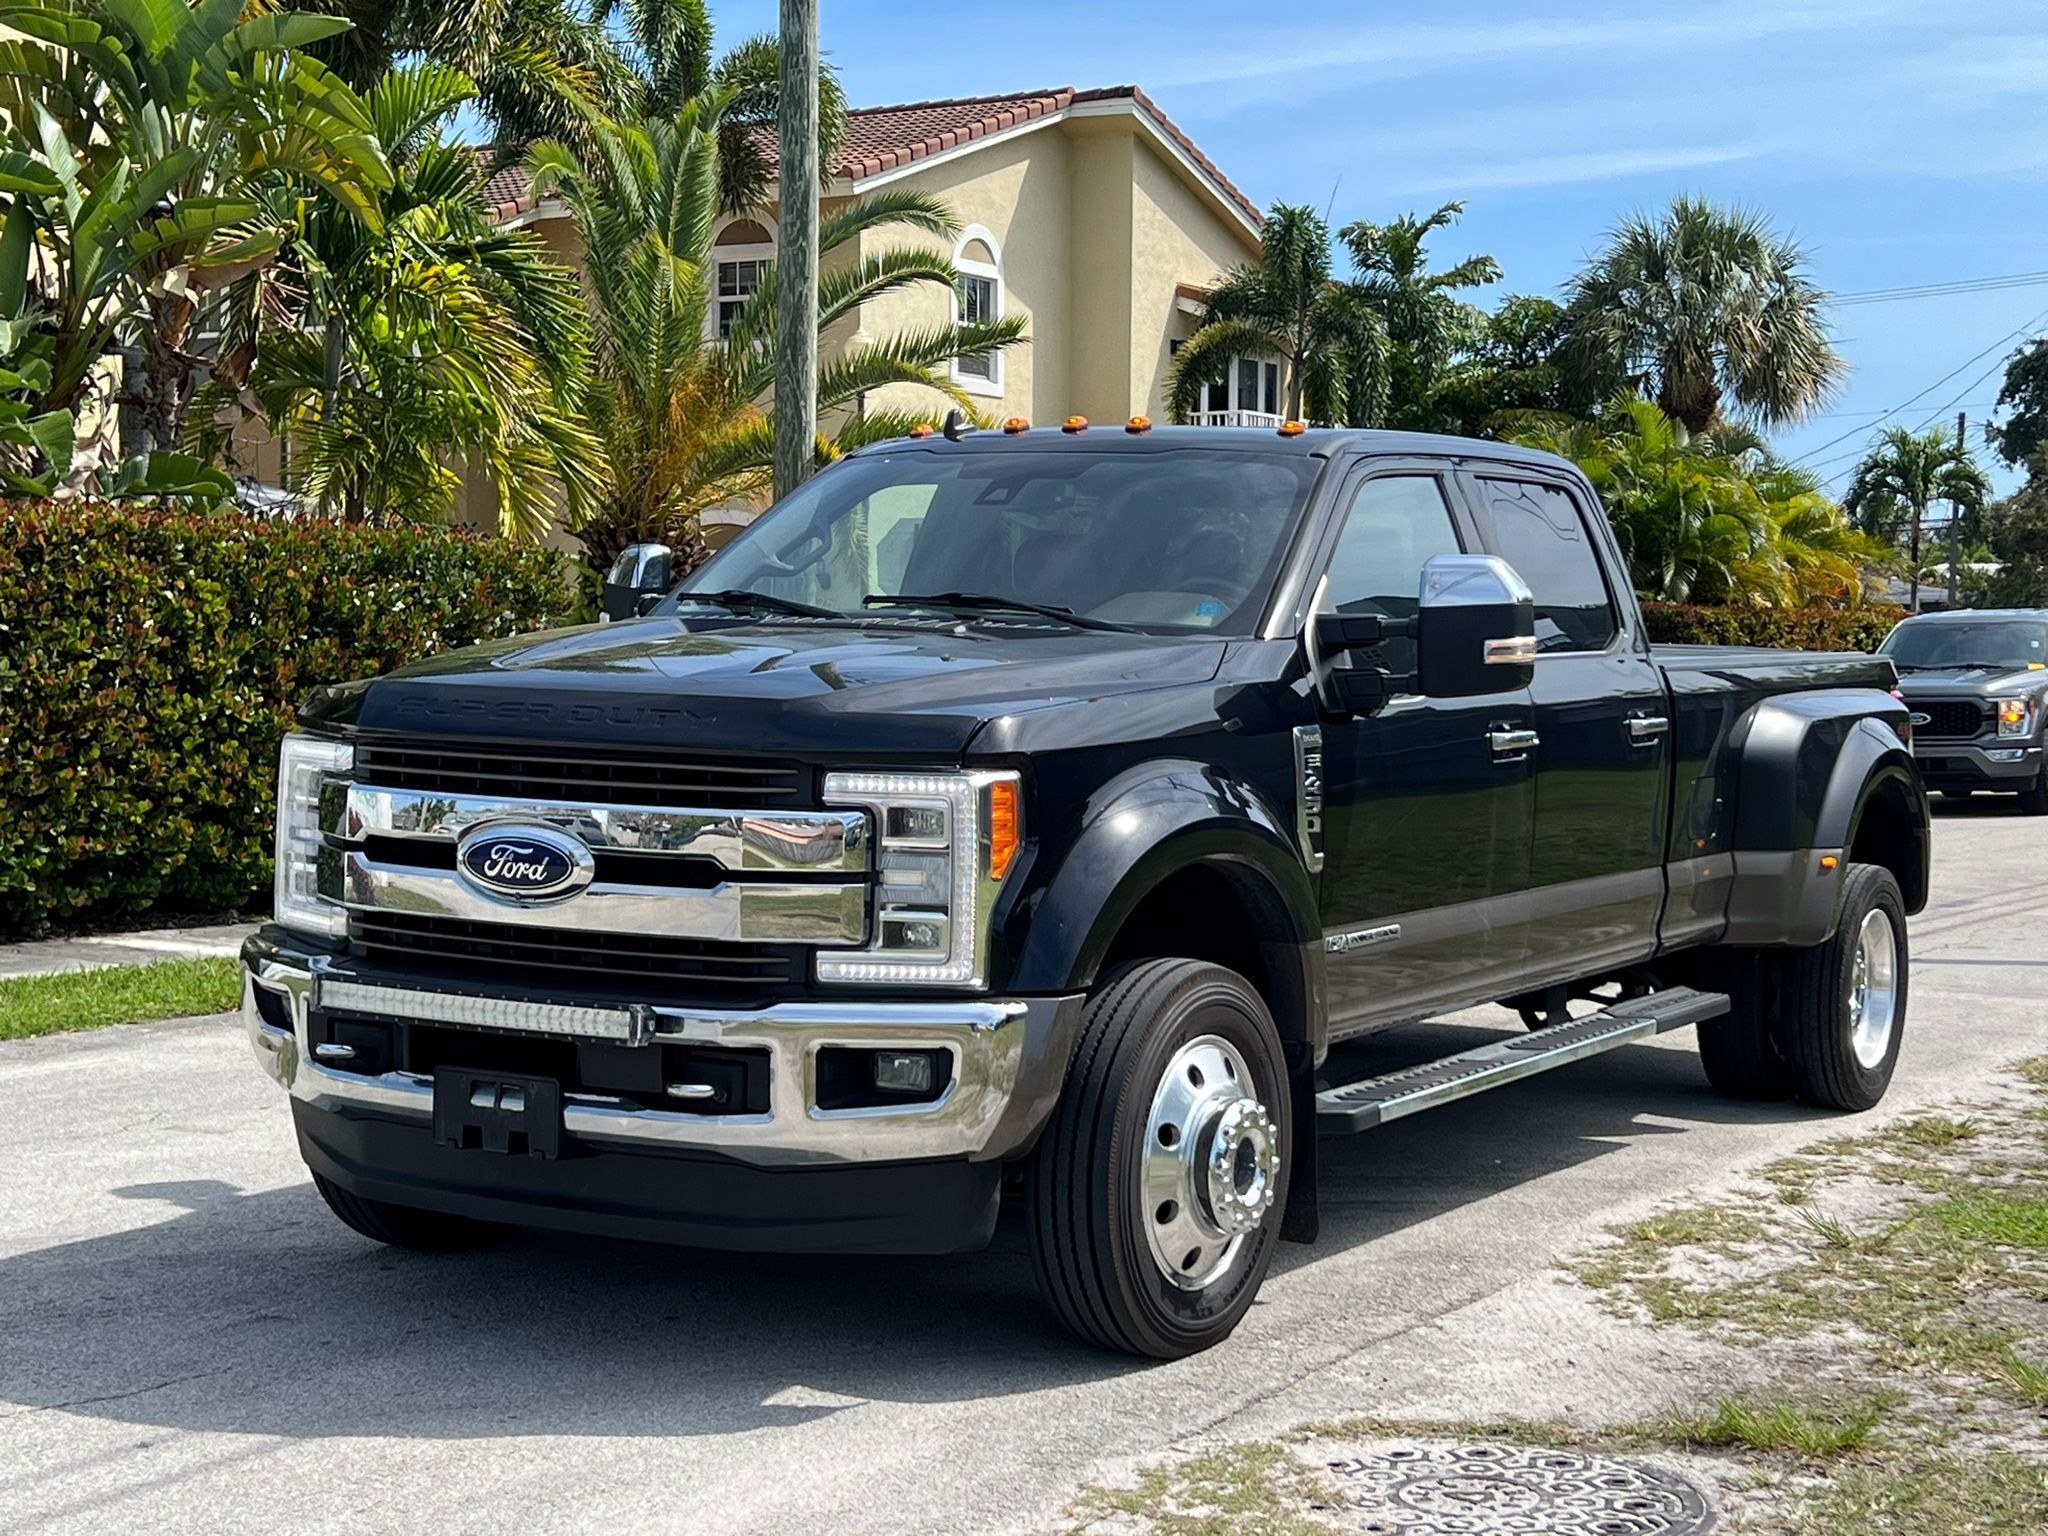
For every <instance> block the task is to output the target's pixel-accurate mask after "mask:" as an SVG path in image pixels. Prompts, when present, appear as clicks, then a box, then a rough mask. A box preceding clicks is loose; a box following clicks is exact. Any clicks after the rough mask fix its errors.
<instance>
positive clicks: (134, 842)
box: [0, 502, 573, 937]
mask: <svg viewBox="0 0 2048 1536" xmlns="http://www.w3.org/2000/svg"><path fill="white" fill-rule="evenodd" d="M572 609H573V596H572V594H571V592H570V590H569V587H568V585H567V583H566V582H565V581H564V579H563V574H562V571H561V566H560V561H559V559H558V557H557V556H555V555H553V554H549V553H546V552H544V551H540V550H535V549H531V548H515V547H513V546H510V545H507V544H505V543H503V542H501V541H499V540H496V539H490V538H484V537H479V536H476V535H472V534H468V533H461V532H455V531H452V530H448V529H442V528H420V527H410V526H397V527H363V526H351V525H343V524H337V523H331V522H325V521H308V522H295V523H284V522H274V521H267V520H264V519H260V518H251V517H246V516H243V515H241V514H239V513H208V514H188V513H175V512H162V511H152V510H147V509H141V508H137V507H134V506H123V505H114V504H85V505H81V504H76V503H65V504H50V503H19V502H13V503H0V937H12V936H19V935H23V934H34V933H37V932H40V931H42V930H44V929H46V928H47V927H48V926H49V925H50V924H52V923H53V922H55V923H64V922H107V921H114V920H118V919H121V918H125V917H131V916H133V915H134V914H136V913H139V912H142V911H144V910H145V909H147V908H151V907H164V908H174V909H180V910H185V911H218V910H222V909H227V908H237V907H241V906H244V905H246V904H247V903H249V902H250V901H251V899H252V898H260V893H262V892H263V890H264V887H265V886H266V885H267V883H268V881H269V879H270V821H271V798H272V795H273V793H274V788H273V786H274V781H275V778H276V772H277V761H276V759H277V742H278V737H279V735H280V734H281V733H282V732H283V731H284V730H285V729H286V728H287V726H288V725H289V724H290V722H291V717H292V711H293V709H294V708H295V707H296V706H297V704H298V702H299V701H300V700H301V699H303V698H304V697H305V695H306V694H307V693H308V692H309V691H310V690H311V689H313V688H314V687H316V686H318V685H320V684H322V683H332V682H341V681H345V680H347V679H350V678H358V677H366V676H370V675H372V674H375V673H378V672H382V671H384V670H386V669H388V668H390V667H393V666H396V665H398V664H399V663H401V662H405V661H409V660H412V659H414V658H417V657H419V656H423V655H426V654H428V653H429V652H432V651H437V650H443V649H447V648H450V647H453V646H459V645H468V644H471V643H473V642H475V641H478V640H485V639H490V638H493V637H496V636H499V635H505V634H511V633H515V632H518V631H521V630H526V629H533V628H538V627H541V626H543V625H546V624H549V623H559V622H563V621H565V620H566V619H568V618H569V617H570V616H571V613H572Z"/></svg>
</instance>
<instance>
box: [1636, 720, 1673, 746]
mask: <svg viewBox="0 0 2048 1536" xmlns="http://www.w3.org/2000/svg"><path fill="white" fill-rule="evenodd" d="M1670 729H1671V722H1670V721H1669V720H1667V719H1666V718H1665V717H1664V716H1662V715H1630V716H1629V717H1628V739H1629V743H1630V745H1632V746H1638V747H1653V746H1655V745H1656V744H1657V738H1658V737H1659V736H1662V735H1663V734H1664V733H1665V732H1666V731H1668V730H1670Z"/></svg>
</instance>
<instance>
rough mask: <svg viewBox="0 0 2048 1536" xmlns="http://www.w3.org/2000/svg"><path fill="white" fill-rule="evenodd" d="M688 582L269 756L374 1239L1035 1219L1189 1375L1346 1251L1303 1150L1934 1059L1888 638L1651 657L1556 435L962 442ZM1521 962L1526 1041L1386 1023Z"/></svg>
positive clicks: (1031, 1228) (355, 1222) (725, 557)
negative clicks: (1916, 1029) (1919, 1052)
mask: <svg viewBox="0 0 2048 1536" xmlns="http://www.w3.org/2000/svg"><path fill="white" fill-rule="evenodd" d="M667 565H668V561H667V556H666V551H664V550H662V549H661V548H659V547H658V546H642V547H636V548H635V549H633V550H630V551H628V552H627V554H626V556H624V557H623V558H622V559H621V561H620V562H619V565H618V566H617V567H616V568H615V583H614V587H613V590H612V591H611V592H610V594H609V598H608V600H609V602H610V605H611V607H612V609H613V610H614V611H615V612H617V613H619V614H620V615H622V616H623V618H622V621H621V622H615V623H609V624H604V625H594V626H590V627H587V628H580V629H571V630H564V631H559V632H555V633H547V634H538V635H527V636H522V637H519V638H516V639H510V640H504V641H500V642H497V643H494V644H488V645H483V646H479V647H476V648H474V649H471V650H467V651H462V652H458V653H454V654H450V655H444V656H439V657H436V658H434V659H432V660H428V661H425V662H422V663H420V664H418V665H415V666H411V667H407V668H405V669H403V670H402V671H399V672H396V673H393V674H392V675H390V676H387V677H382V678H377V679H374V680H370V681H365V682H359V683H353V684H349V685H346V686H342V687H336V688H330V689H326V690H324V691H322V692H320V693H319V694H317V695H316V696H314V697H313V698H312V699H311V700H310V701H309V702H308V703H307V704H306V706H305V708H304V710H303V712H302V716H301V726H302V729H301V730H300V731H299V732H297V733H294V734H293V735H291V736H290V737H289V738H287V740H286V741H285V743H284V747H283V753H282V762H281V767H280V778H279V792H278V836H277V858H278V865H277V899H276V912H275V918H274V921H273V922H272V924H271V925H270V926H268V927H266V928H264V929H263V930H262V931H261V932H260V933H259V934H258V935H257V936H256V937H255V938H253V939H251V940H250V941H249V943H248V945H247V947H246V949H245V950H244V959H245V961H246V965H247V972H248V985H247V990H246V1006H245V1012H246V1015H247V1023H248V1030H249V1035H250V1038H251V1040H252V1041H253V1042H254V1045H255V1048H256V1051H257V1054H258V1058H259V1059H260V1061H261V1062H262V1064H263V1066H264V1067H265V1069H266V1070H267V1071H268V1072H269V1073H270V1074H271V1075H272V1076H273V1077H274V1078H275V1079H276V1080H277V1081H278V1082H279V1083H280V1084H282V1085H283V1086H284V1087H285V1088H286V1089H287V1090H288V1092H289V1097H290V1104H291V1112H292V1116H293V1119H294V1121H295V1123H296V1127H297V1133H298V1141H299V1147H300V1150H301V1151H302V1153H303V1155H304V1157H305V1160H306V1162H307V1164H308V1165H309V1167H310V1168H311V1170H312V1173H313V1177H314V1179H315V1181H316V1183H317V1184H318V1186H319V1189H320V1191H321V1193H322V1194H323V1195H324V1196H325V1198H326V1200H327V1202H328V1203H329V1204H330V1205H331V1206H332V1207H333V1209H334V1211H335V1213H336V1214H337V1215H338V1216H340V1218H341V1219H342V1220H343V1221H345V1222H347V1223H348V1224H349V1225H350V1226H351V1227H354V1228H355V1229H356V1230H358V1231H359V1232H362V1233H365V1234H367V1235H369V1236H370V1237H373V1238H376V1239H378V1240H381V1241H383V1242H387V1243H396V1244H401V1245H405V1246H410V1247H417V1248H438V1247H450V1246H457V1245H462V1244H469V1243H475V1242H479V1241H484V1240H487V1239H489V1238H490V1237H492V1236H493V1235H495V1234H498V1233H501V1232H503V1231H505V1230H506V1229H507V1228H509V1227H512V1226H516V1225H531V1226H536V1227H553V1228H560V1229H567V1230H571V1231H580V1232H594V1233H607V1234H619V1235H624V1236H628V1237H640V1238H655V1239H663V1240H671V1241H678V1242H683V1243H689V1244H695V1245H699V1246H704V1247H712V1248H719V1247H724V1248H752V1249H771V1248H772V1249H791V1250H810V1251H821V1250H842V1251H843V1250H866V1251H894V1252H908V1253H939V1252H949V1251H956V1250H961V1249H969V1248H973V1247H976V1246H977V1245H980V1244H983V1243H985V1242H986V1241H987V1240H988V1238H989V1236H990V1233H991V1230H992V1229H993V1227H994V1225H995V1222H996V1219H997V1213H998V1209H999V1207H1000V1206H1001V1205H1002V1204H1003V1202H1004V1201H1006V1200H1008V1201H1011V1202H1014V1204H1015V1206H1016V1207H1017V1208H1018V1210H1019V1213H1020V1215H1021V1224H1022V1226H1023V1228H1024V1229H1025V1230H1026V1231H1027V1232H1028V1234H1029V1241H1030V1244H1031V1247H1032V1249H1033V1251H1034V1254H1035V1263H1036V1267H1037V1272H1038V1276H1039V1279H1040V1281H1041V1282H1042V1286H1043V1289H1044V1291H1045V1294H1046V1296H1047V1298H1048V1300H1049V1302H1050V1304H1051V1306H1052V1307H1053V1308H1054V1310H1055V1311H1056V1312H1057V1313H1058V1314H1059V1316H1060V1317H1061V1318H1062V1319H1063V1320H1064V1321H1065V1322H1066V1323H1067V1324H1068V1325H1069V1326H1071V1327H1072V1328H1073V1329H1074V1330H1075V1331H1077V1332H1078V1333H1080V1334H1082V1335H1083V1336H1085V1337H1086V1338H1088V1339H1090V1340H1093V1341H1095V1342H1096V1343H1098V1344H1101V1345H1105V1346H1108V1347H1111V1348H1115V1349H1120V1350H1126V1351H1132V1352H1136V1353H1140V1354H1146V1355H1153V1356H1175V1355H1183V1354H1186V1353H1189V1352H1191V1351H1194V1350H1198V1349H1202V1348H1205V1347H1207V1346H1209V1345H1211V1344H1214V1343H1215V1342H1217V1341H1218V1340H1220V1339H1222V1338H1223V1337H1224V1336H1226V1335H1227V1334H1228V1333H1229V1332H1230V1330H1231V1329H1232V1328H1233V1327H1234V1326H1235V1325H1236V1324H1237V1322H1238V1320H1239V1319H1240V1318H1242V1317H1243V1316H1244V1314H1245V1311H1246V1309H1247V1308H1248V1307H1249V1306H1250V1304H1251V1302H1252V1298H1253V1296H1254V1294H1255V1293H1256V1292H1257V1291H1258V1289H1259V1285H1260V1282H1261V1281H1262V1280H1263V1279H1264V1277H1265V1275H1266V1271H1267V1268H1268V1266H1269V1264H1270V1262H1271V1260H1272V1257H1273V1252H1274V1245H1275V1243H1276V1242H1277V1241H1279V1240H1280V1239H1281V1238H1282V1237H1287V1238H1292V1239H1301V1240H1308V1239H1312V1238H1313V1236H1314V1234H1315V1229H1316V1147H1317V1137H1318V1132H1321V1133H1322V1134H1324V1135H1334V1134H1341V1133H1346V1132H1354V1131H1361V1130H1366V1129H1369V1128H1371V1127H1373V1126H1375V1125H1378V1124H1381V1123H1383V1122H1386V1121H1391V1120H1394V1119H1397V1118H1400V1117H1402V1116H1405V1115H1409V1114H1413V1113H1416V1112H1418V1111H1421V1110H1425V1109H1428V1108H1431V1107H1434V1106H1436V1105H1439V1104H1443V1103H1446V1102H1450V1101H1452V1100H1455V1099H1458V1098H1461V1097H1463V1096H1465V1095H1468V1094H1471V1093H1475V1092H1479V1091H1482V1090H1485V1089H1490V1088H1493V1087H1496V1086H1499V1085H1501V1084H1504V1083H1508V1082H1512V1081H1515V1080H1518V1079H1522V1078H1526V1077H1528V1076H1530V1075H1532V1074H1535V1073H1538V1072H1542V1071H1544V1070H1546V1069H1549V1068H1552V1067H1555V1066H1559V1065H1561V1064H1564V1063H1567V1062H1570V1061H1574V1060H1576V1059H1578V1058H1581V1057H1584V1056H1588V1055H1591V1054H1593V1053H1595V1052H1598V1051H1601V1050H1605V1049H1608V1048H1610V1047H1614V1046H1617V1045H1621V1044H1625V1043H1627V1042H1630V1041H1634V1040H1639V1039H1642V1038H1644V1037H1647V1036H1650V1035H1654V1034H1656V1033H1658V1032H1660V1031H1663V1030H1667V1029H1671V1028H1675V1027H1679V1026H1683V1025H1696V1026H1698V1041H1699V1048H1700V1055H1701V1060H1702V1063H1703V1065H1704V1067H1705V1070H1706V1075H1707V1077H1708V1078H1709V1079H1710V1080H1711V1081H1712V1083H1713V1084H1714V1085H1715V1086H1716V1087H1718V1088H1720V1089H1722V1090H1723V1091H1725V1092H1728V1093H1731V1094H1739V1095H1744V1096H1751V1097H1766V1098H1793V1097H1797V1098H1799V1099H1802V1100H1804V1101H1806V1102H1808V1103H1810V1104H1813V1105H1817V1106H1822V1107H1827V1108H1833V1109H1844V1110H1854V1109H1861V1108H1865V1107H1868V1106H1869V1105H1871V1104H1874V1103H1875V1102H1876V1101H1877V1099H1878V1098H1879V1096H1880V1095H1881V1094H1883V1092H1884V1091H1885V1087H1886V1085H1887V1083H1888V1082H1889V1080H1890V1078H1891V1074H1892V1069H1893V1064H1894V1062H1895V1061H1896V1060H1897V1057H1898V1051H1899V1044H1900V1039H1901V1035H1902V1032H1903V1030H1904V1027H1905V1020H1906V1002H1907V977H1908V969H1907V940H1906V918H1907V915H1908V914H1909V913H1912V912H1915V911H1917V910H1918V909H1919V908H1920V906H1921V905H1922V903H1923V902H1924V901H1925V900H1926V896H1927V881H1928V856H1929V849H1928V819H1927V803H1926V795H1925V793H1924V791H1923V790H1922V788H1921V783H1920V777H1919V774H1918V772H1917V771H1916V769H1915V766H1914V761H1913V757H1912V753H1911V750H1910V747H1909V746H1908V744H1907V740H1906V738H1907V735H1908V731H1909V727H1908V724H1907V718H1906V715H1907V712H1906V709H1905V707H1904V706H1903V705H1902V704H1901V703H1900V702H1899V700H1898V699H1897V698H1896V697H1894V696H1893V694H1892V692H1891V691H1890V690H1891V688H1892V685H1893V682H1894V681H1895V674H1894V671H1893V667H1892V663H1891V662H1890V661H1889V660H1888V659H1884V658H1879V657H1870V656H1861V655H1814V654H1803V653H1791V652H1782V651H1761V650H1759V651H1748V650H1724V649H1716V648H1709V647H1663V646H1654V645H1652V644H1650V643H1649V641H1648V639H1647V638H1646V637H1645V635H1644V631H1643V623H1642V619H1641V617H1640V615H1639V614H1638V612H1637V608H1636V603H1635V600H1634V597H1633V595H1632V593H1631V590H1630V584H1629V580H1628V574H1627V570H1626V567H1625V566H1624V565H1623V563H1622V561H1621V558H1620V555H1619V552H1618V550H1617V548H1616V545H1615V541H1614V538H1613V535H1612V533H1611V531H1610V530H1609V528H1608V526H1607V524H1606V522H1605V520H1604V518H1603V516H1602V514H1601V510H1600V506H1599V503H1598V501H1597V500H1596V498H1595V497H1594V495H1593V493H1592V491H1591V489H1590V488H1589V486H1588V485H1587V482H1586V481H1585V479H1584V478H1583V477H1582V476H1581V475H1580V474H1579V472H1578V471H1577V470H1576V469H1574V468H1573V467H1572V466H1571V465H1570V464H1568V463H1566V462H1564V461H1562V460H1560V459H1556V458H1553V457H1549V456H1547V455H1544V454H1540V453H1534V452H1530V451H1526V450H1522V449H1517V448H1512V447H1506V446H1503V445H1501V444H1498V443H1488V442H1477V441H1464V440H1459V439H1453V438H1442V437H1426V436H1411V435H1402V434H1394V433H1377V432H1350V431H1323V430H1311V431H1304V430H1302V429H1300V428H1299V427H1297V426H1295V425H1294V424H1292V423H1290V424H1289V425H1288V426H1286V427H1284V428H1282V429H1281V430H1279V431H1269V430H1254V429H1218V430H1209V429H1174V428H1165V429H1160V430H1156V431H1154V430H1150V429H1148V428H1147V427H1146V426H1145V424H1144V423H1142V422H1133V423H1131V424H1130V426H1129V428H1112V429H1109V430H1104V429H1102V428H1099V427H1098V428H1088V427H1085V426H1083V425H1081V424H1079V423H1070V424H1069V428H1068V429H1067V430H1053V431H1043V430H1040V431H1007V430H1006V431H1003V432H990V431H979V432H970V431H966V430H963V429H959V428H958V427H957V426H955V425H954V424H950V423H949V426H948V430H947V431H946V432H945V433H944V434H938V433H931V434H927V435H925V436H923V437H920V438H914V439H905V440H900V441H895V442H890V443H886V444H882V445H879V446H876V447H873V448H869V449H866V450H864V451H861V452H858V453H855V454H852V455H850V456H848V457H847V458H845V459H844V460H842V461H840V462H838V463H836V464H834V465H832V466H831V467H830V468H828V469H826V470H825V471H823V472H822V473H821V474H819V475H817V476H816V477H815V478H814V479H812V480H811V481H809V482H808V483H807V484H806V485H804V486H803V487H802V488H801V489H800V490H798V491H797V492H796V493H795V494H793V495H791V496H789V497H787V498H785V499H784V500H783V501H782V502H781V503H780V504H778V505H777V506H775V507H774V508H772V509H771V510H770V511H768V512H767V513H766V514H765V515H763V516H762V517H761V518H760V519H759V520H758V521H756V522H755V523H754V524H753V525H752V526H751V527H749V528H748V529H746V530H745V531H744V532H743V533H741V534H740V535H739V536H738V537H737V538H736V539H734V540H733V542H732V543H731V544H730V545H729V546H728V547H726V548H725V549H724V550H722V551H721V552H720V553H718V554H717V555H716V556H715V557H714V558H713V559H712V560H711V561H710V562H709V563H708V564H706V565H705V566H703V567H702V568H701V569H699V570H697V571H696V572H695V573H693V574H692V575H691V576H690V577H689V578H688V579H687V580H685V581H683V582H682V583H681V585H680V587H679V588H676V589H674V590H668V588H669V586H670V583H669V581H668V573H667ZM1488 1002H1506V1003H1508V1004H1509V1005H1510V1006H1512V1007H1514V1008H1517V1009H1519V1010H1520V1011H1521V1013H1522V1015H1523V1018H1524V1020H1525V1021H1526V1022H1527V1024H1528V1025H1529V1028H1528V1030H1527V1031H1526V1032H1517V1033H1514V1034H1511V1035H1509V1036H1508V1037H1506V1038H1504V1039H1503V1038H1498V1037H1496V1036H1491V1035H1486V1036H1478V1038H1483V1039H1486V1040H1487V1041H1488V1043H1485V1044H1480V1045H1476V1046H1474V1047H1473V1048H1472V1049H1469V1050H1465V1051H1462V1052H1459V1053H1458V1054H1456V1055H1453V1056H1450V1057H1448V1058H1446V1059H1443V1060H1439V1061H1434V1062H1431V1063H1428V1064H1426V1065H1424V1066H1421V1067H1416V1066H1414V1065H1412V1064H1404V1065H1401V1066H1399V1067H1394V1066H1392V1064H1390V1063H1389V1062H1387V1061H1386V1060H1384V1059H1382V1060H1380V1061H1377V1062H1375V1061H1374V1059H1373V1049H1372V1047H1373V1042H1372V1041H1371V1040H1369V1039H1364V1038H1363V1037H1366V1036H1368V1035H1370V1034H1371V1033H1372V1032H1373V1031H1374V1030H1376V1029H1379V1028H1380V1027H1382V1026H1385V1025H1389V1024H1394V1023H1399V1022H1403V1021H1410V1020H1418V1019H1423V1018H1428V1017H1431V1016H1434V1015H1439V1014H1445V1013H1449V1012H1452V1011H1454V1010H1458V1009H1463V1008H1467V1007H1470V1006H1472V1005H1476V1004H1481V1003H1488ZM1334 1044H1344V1045H1345V1049H1344V1050H1342V1051H1341V1052H1339V1053H1337V1054H1336V1055H1332V1053H1331V1047H1332V1046H1333V1045H1334ZM1340 1061H1341V1062H1344V1063H1346V1064H1347V1065H1348V1066H1349V1067H1350V1071H1349V1072H1348V1073H1347V1072H1339V1071H1338V1070H1337V1063H1339V1062H1340ZM1359 1062H1363V1063H1364V1065H1363V1066H1362V1067H1359V1066H1358V1065H1356V1064H1357V1063H1359ZM1360 1072H1362V1073H1363V1074H1364V1075H1362V1076H1361V1075H1358V1074H1359V1073H1360ZM1375 1073H1376V1074H1377V1075H1374V1074H1375ZM1523 1091H1525V1092H1540V1091H1541V1088H1540V1085H1534V1086H1531V1087H1530V1088H1527V1089H1525V1090H1523Z"/></svg>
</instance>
